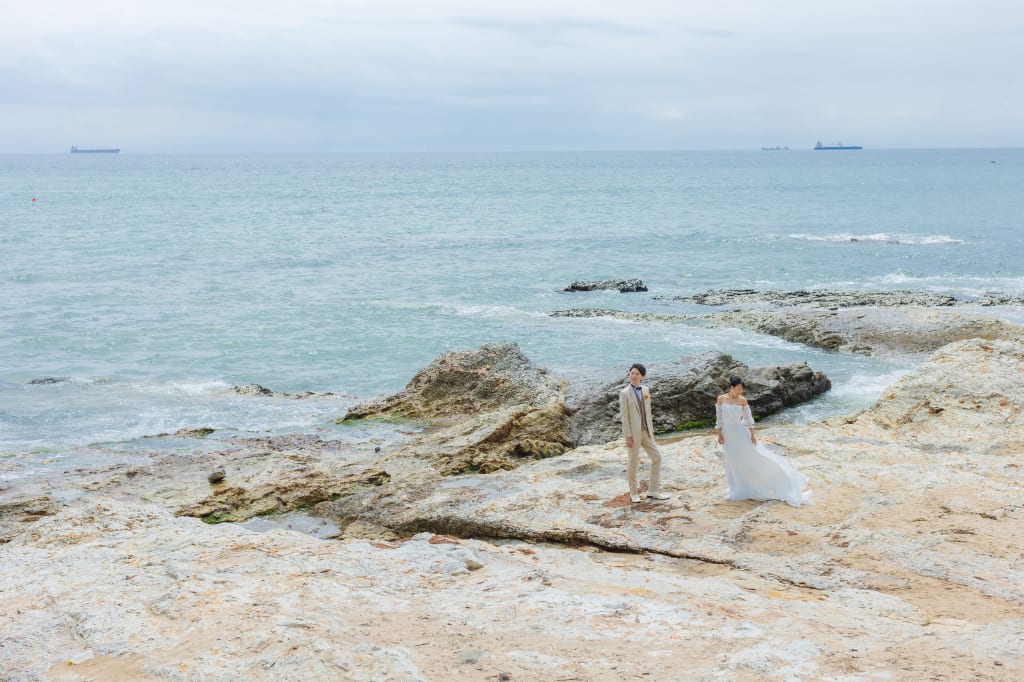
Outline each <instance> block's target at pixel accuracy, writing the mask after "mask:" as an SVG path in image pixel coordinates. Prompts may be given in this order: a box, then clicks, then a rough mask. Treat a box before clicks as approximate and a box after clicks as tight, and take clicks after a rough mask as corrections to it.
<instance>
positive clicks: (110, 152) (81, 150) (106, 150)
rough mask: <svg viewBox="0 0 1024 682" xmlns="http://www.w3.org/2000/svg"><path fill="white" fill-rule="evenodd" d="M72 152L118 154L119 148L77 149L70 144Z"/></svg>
mask: <svg viewBox="0 0 1024 682" xmlns="http://www.w3.org/2000/svg"><path fill="white" fill-rule="evenodd" d="M71 153H72V154H120V153H121V150H120V149H79V148H78V147H76V146H74V145H71Z"/></svg>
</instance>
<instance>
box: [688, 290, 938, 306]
mask: <svg viewBox="0 0 1024 682" xmlns="http://www.w3.org/2000/svg"><path fill="white" fill-rule="evenodd" d="M669 300H674V301H683V302H686V303H698V304H700V305H712V306H725V305H748V304H752V303H769V304H771V305H776V306H799V307H808V308H858V307H862V306H882V307H894V306H897V307H898V306H940V307H943V306H952V305H956V303H957V300H956V298H955V297H953V296H947V295H945V294H930V293H927V292H922V291H826V290H816V289H812V290H808V291H757V290H755V289H714V290H711V291H705V292H703V293H700V294H694V295H693V296H673V297H671V298H670V299H669Z"/></svg>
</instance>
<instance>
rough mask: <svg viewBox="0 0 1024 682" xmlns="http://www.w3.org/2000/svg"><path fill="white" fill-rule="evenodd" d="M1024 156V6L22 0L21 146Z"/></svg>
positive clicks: (4, 119) (720, 0)
mask: <svg viewBox="0 0 1024 682" xmlns="http://www.w3.org/2000/svg"><path fill="white" fill-rule="evenodd" d="M819 138H820V139H822V140H824V141H825V142H836V141H840V140H841V141H843V142H845V143H847V144H861V145H864V146H865V147H868V148H920V147H924V148H930V147H1019V146H1024V3H1021V2H1020V1H1019V0H961V1H950V0H927V1H925V0H921V1H918V0H884V1H883V0H857V1H856V2H854V1H852V0H849V1H842V2H833V1H830V0H816V1H809V0H777V1H774V2H754V1H752V0H746V1H744V2H738V1H736V0H713V1H705V2H696V1H694V0H675V1H672V0H623V1H620V2H604V1H602V0H589V1H579V2H576V1H562V0H546V1H544V2H540V1H536V0H514V1H513V0H492V1H490V2H485V1H482V0H439V1H431V0H419V1H416V0H292V1H291V2H287V3H286V2H281V1H280V0H278V1H276V2H268V1H267V0H246V1H245V2H242V1H241V0H175V2H173V3H172V2H155V1H153V0H149V1H147V0H131V1H127V0H90V1H89V2H83V1H82V0H71V1H65V0H32V1H31V2H30V1H29V0H0V153H46V152H61V153H63V152H66V151H67V149H68V147H70V146H71V145H73V144H75V145H79V146H83V147H95V146H116V147H120V148H121V149H122V150H123V151H124V152H140V153H141V152H146V153H149V152H347V151H359V152H365V151H499V150H513V151H518V150H524V151H525V150H675V149H757V148H760V147H761V146H774V145H782V146H789V147H792V148H794V149H795V148H810V147H811V146H813V144H814V143H815V141H816V140H818V139H819Z"/></svg>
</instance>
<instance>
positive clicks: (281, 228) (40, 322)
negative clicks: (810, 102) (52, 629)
mask: <svg viewBox="0 0 1024 682" xmlns="http://www.w3.org/2000/svg"><path fill="white" fill-rule="evenodd" d="M1021 187H1024V150H917V151H895V150H894V151H873V150H864V151H858V152H851V151H843V152H815V151H811V150H806V151H797V150H792V151H764V152H760V151H751V152H671V153H670V152H664V153H639V152H638V153H568V152H566V153H535V154H534V153H494V154H380V155H306V156H287V155H136V154H128V153H125V154H120V155H85V156H83V155H76V156H71V155H35V156H0V462H3V460H4V459H6V460H8V466H7V469H8V471H7V473H6V474H5V473H4V471H3V470H2V469H3V467H0V474H3V475H5V476H7V477H11V476H28V475H31V472H32V471H33V470H34V469H33V466H34V465H35V464H36V463H38V464H39V466H43V465H46V464H47V463H49V464H54V463H55V464H56V465H58V466H63V465H66V464H67V462H68V461H72V460H73V461H74V462H75V463H83V462H84V463H99V462H101V461H103V460H104V457H107V456H110V455H109V453H111V452H120V453H123V452H125V451H129V450H131V448H132V447H134V446H133V445H132V444H133V443H137V442H138V440H137V439H140V438H144V437H145V436H151V435H155V434H162V433H173V432H174V431H176V430H178V429H182V428H193V427H211V428H217V429H224V430H227V431H228V432H230V433H239V432H241V433H250V432H260V433H265V432H287V431H314V430H318V429H320V430H322V429H325V428H328V427H327V425H329V424H331V422H332V420H333V419H334V418H336V417H339V416H341V415H343V414H344V412H345V410H346V408H347V407H348V406H349V405H351V404H352V403H354V402H356V401H358V400H360V399H364V398H368V397H371V396H375V395H379V394H382V393H388V392H392V391H396V390H399V389H401V388H402V387H403V386H404V384H405V383H406V382H407V381H408V379H409V378H410V377H411V376H412V375H413V374H414V373H415V372H416V370H418V369H419V368H421V367H423V366H424V365H426V364H428V363H429V362H430V361H431V360H432V359H433V358H434V357H436V356H437V355H438V354H440V353H442V352H445V351H449V350H455V349H470V348H474V347H477V346H479V345H480V344H483V343H487V342H492V341H515V342H517V343H518V344H519V345H520V347H521V348H522V350H523V351H524V352H525V353H526V354H527V355H528V356H529V357H530V358H532V359H533V360H534V361H535V362H537V363H539V364H541V365H546V366H549V367H552V368H554V369H556V370H562V371H565V372H574V371H580V370H588V369H591V368H602V369H614V368H621V369H622V370H623V374H624V373H625V368H627V367H628V366H629V365H630V364H631V363H633V362H637V361H640V362H645V363H651V364H655V363H660V362H666V361H671V360H674V359H677V358H680V357H685V356H689V355H694V354H697V353H701V352H704V351H710V350H715V351H724V352H727V353H730V354H732V355H734V356H735V357H736V358H738V359H739V360H742V361H743V362H745V363H747V364H750V365H770V364H779V363H792V362H799V361H806V362H808V363H809V364H810V365H811V366H812V367H813V368H815V369H819V370H823V371H825V372H827V373H828V374H829V376H830V377H831V378H832V381H833V390H832V391H831V393H830V394H828V395H826V396H824V397H822V398H820V399H818V400H816V401H814V402H812V403H810V404H808V405H807V406H805V407H803V408H801V409H800V410H798V411H796V412H790V413H789V415H790V416H789V417H788V418H789V419H798V420H810V419H818V418H821V417H823V416H827V415H830V414H837V413H844V412H849V411H852V410H856V409H860V408H862V407H866V406H867V405H869V404H870V403H871V402H872V401H873V400H874V399H875V398H877V396H878V395H879V393H880V392H881V390H882V389H883V388H884V387H885V386H886V385H888V384H889V383H891V382H892V381H893V380H895V379H896V378H898V377H899V376H900V374H902V373H903V372H905V371H907V370H908V369H909V367H910V366H911V365H910V363H909V362H908V361H907V360H905V359H892V358H889V359H887V358H871V357H861V356H849V355H843V354H830V353H826V352H824V351H820V350H816V349H811V348H807V347H804V346H801V345H799V344H794V343H789V342H786V341H782V340H779V339H777V338H772V337H766V336H761V335H758V334H753V333H750V332H745V331H740V330H736V329H708V328H704V327H700V326H694V325H686V324H664V323H652V322H632V321H624V320H619V319H607V318H590V319H569V318H556V317H551V316H550V315H549V314H548V313H550V312H551V311H555V310H563V309H568V308H574V307H592V308H611V309H618V310H626V311H637V312H656V313H669V314H694V313H703V312H711V311H712V309H709V308H706V307H701V306H697V305H693V304H687V303H682V302H679V301H673V300H671V297H673V296H683V295H689V294H694V293H698V292H701V291H705V290H708V289H713V288H726V287H727V288H754V289H781V290H793V289H805V288H815V287H816V288H826V289H839V290H857V291H875V290H892V289H910V290H915V291H928V292H940V293H948V294H953V295H956V296H958V297H961V298H970V297H972V296H977V295H979V294H981V293H983V292H986V291H991V290H995V291H1000V292H1003V293H1009V294H1017V295H1020V294H1024V232H1022V229H1021V228H1022V223H1024V192H1021V190H1020V188H1021ZM612 278H640V279H642V280H643V281H644V282H645V283H646V284H647V286H648V287H649V289H650V291H649V292H647V293H635V294H620V293H618V292H609V291H602V292H591V293H566V292H564V291H563V289H564V288H565V287H566V286H567V285H568V284H569V283H570V282H572V281H573V280H577V279H612ZM992 312H995V313H996V314H999V315H1001V316H1003V317H1005V318H1006V319H1011V320H1014V321H1018V322H1021V321H1024V314H1022V312H1021V310H1020V309H1018V308H1001V309H998V310H995V309H992ZM249 383H259V384H262V385H264V386H266V387H268V388H271V389H274V390H276V391H282V392H300V391H314V392H318V393H328V392H329V393H331V395H317V396H314V397H312V398H306V399H302V400H291V399H283V398H266V397H252V396H241V395H238V394H236V393H235V392H234V391H232V390H231V387H232V386H235V385H240V384H249ZM332 428H333V427H332ZM112 444H114V445H117V444H120V447H114V446H113V445H112ZM120 456H121V455H120V454H115V455H112V457H114V458H115V459H116V458H117V457H120Z"/></svg>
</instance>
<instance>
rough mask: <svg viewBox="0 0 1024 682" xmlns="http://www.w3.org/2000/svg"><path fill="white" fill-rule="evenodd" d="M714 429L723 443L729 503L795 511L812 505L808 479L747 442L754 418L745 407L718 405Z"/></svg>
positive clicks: (785, 463)
mask: <svg viewBox="0 0 1024 682" xmlns="http://www.w3.org/2000/svg"><path fill="white" fill-rule="evenodd" d="M715 414H716V416H717V421H716V422H715V428H716V429H719V428H720V429H722V438H723V439H724V440H725V446H724V450H725V481H726V483H728V484H729V496H728V497H729V499H730V500H782V501H783V502H786V503H787V504H790V505H792V506H794V507H799V506H800V505H801V504H812V501H811V493H810V491H806V490H804V488H805V487H806V486H807V477H806V476H804V475H803V474H801V473H800V472H799V471H797V470H796V469H794V468H793V467H792V466H791V465H790V464H789V462H787V461H786V460H785V459H783V458H782V457H780V456H779V455H776V454H775V453H774V452H772V451H771V450H769V449H768V448H766V447H765V446H763V445H761V444H758V445H754V444H753V443H751V442H750V431H748V430H747V429H748V428H750V427H752V426H753V425H754V418H753V416H751V414H750V407H749V406H747V405H730V404H729V403H718V406H717V407H716V409H715Z"/></svg>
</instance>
